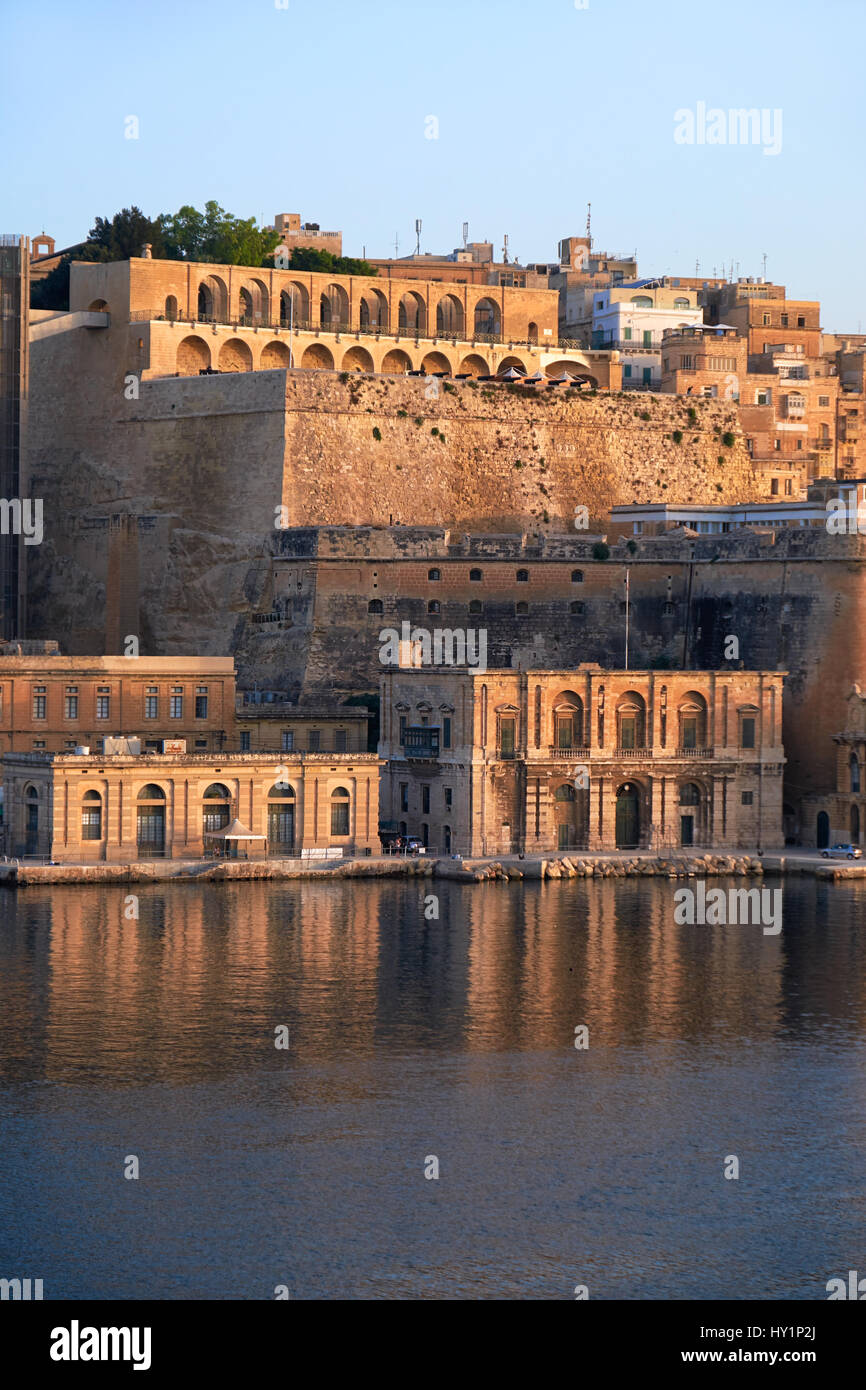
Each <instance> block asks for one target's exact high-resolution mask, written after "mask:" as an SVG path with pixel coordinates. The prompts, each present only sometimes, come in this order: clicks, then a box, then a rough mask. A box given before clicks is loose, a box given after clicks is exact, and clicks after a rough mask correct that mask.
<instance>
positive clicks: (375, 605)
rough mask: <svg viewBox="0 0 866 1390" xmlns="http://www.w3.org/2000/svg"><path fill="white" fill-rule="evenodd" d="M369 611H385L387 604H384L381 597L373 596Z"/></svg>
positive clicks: (368, 606)
mask: <svg viewBox="0 0 866 1390" xmlns="http://www.w3.org/2000/svg"><path fill="white" fill-rule="evenodd" d="M367 612H368V613H384V612H385V606H384V604H383V603H382V600H381V599H380V598H371V599H370V602H369V603H368V604H367Z"/></svg>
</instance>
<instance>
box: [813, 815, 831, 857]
mask: <svg viewBox="0 0 866 1390" xmlns="http://www.w3.org/2000/svg"><path fill="white" fill-rule="evenodd" d="M815 843H816V844H817V846H818V848H819V849H826V848H827V846H828V845H829V843H830V817H829V816H828V815H827V812H826V811H819V812H818V820H817V823H816V827H815Z"/></svg>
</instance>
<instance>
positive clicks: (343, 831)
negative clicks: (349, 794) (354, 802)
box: [331, 801, 349, 835]
mask: <svg viewBox="0 0 866 1390" xmlns="http://www.w3.org/2000/svg"><path fill="white" fill-rule="evenodd" d="M348 833H349V803H348V801H332V802H331V834H332V835H348Z"/></svg>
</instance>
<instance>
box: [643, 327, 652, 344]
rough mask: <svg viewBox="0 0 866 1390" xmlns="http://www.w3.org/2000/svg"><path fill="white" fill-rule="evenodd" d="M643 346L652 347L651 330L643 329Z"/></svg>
mask: <svg viewBox="0 0 866 1390" xmlns="http://www.w3.org/2000/svg"><path fill="white" fill-rule="evenodd" d="M643 345H644V347H652V345H653V335H652V329H651V328H645V329H644V331H643Z"/></svg>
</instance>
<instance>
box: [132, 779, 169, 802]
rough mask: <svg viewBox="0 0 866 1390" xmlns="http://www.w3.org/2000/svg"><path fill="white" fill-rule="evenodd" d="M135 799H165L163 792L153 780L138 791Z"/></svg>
mask: <svg viewBox="0 0 866 1390" xmlns="http://www.w3.org/2000/svg"><path fill="white" fill-rule="evenodd" d="M136 801H165V792H164V791H163V789H162V787H158V786H157V785H156V783H155V782H148V784H147V786H146V787H142V789H141V791H140V792H139V793H138V796H137V797H136Z"/></svg>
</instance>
